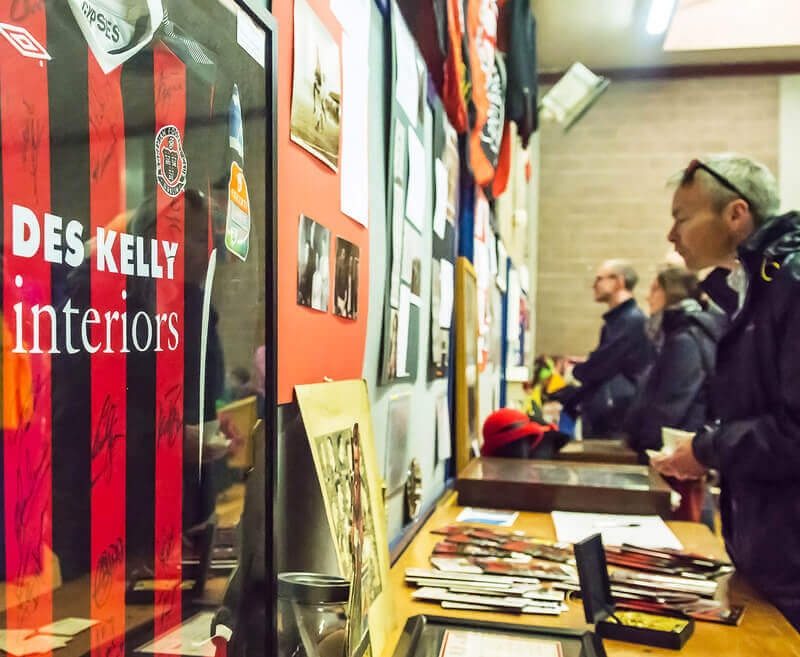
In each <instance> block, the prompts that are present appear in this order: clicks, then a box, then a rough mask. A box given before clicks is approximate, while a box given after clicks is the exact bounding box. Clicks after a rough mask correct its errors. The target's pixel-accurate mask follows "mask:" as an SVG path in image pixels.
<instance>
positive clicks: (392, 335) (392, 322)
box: [384, 308, 400, 381]
mask: <svg viewBox="0 0 800 657" xmlns="http://www.w3.org/2000/svg"><path fill="white" fill-rule="evenodd" d="M399 325H400V317H399V315H398V312H397V310H396V309H395V308H390V309H389V345H388V347H387V348H388V354H389V355H388V356H387V357H386V363H385V367H384V370H385V375H384V378H385V379H386V381H391V380H392V379H394V378H396V377H397V330H398V328H399Z"/></svg>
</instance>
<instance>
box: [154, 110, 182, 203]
mask: <svg viewBox="0 0 800 657" xmlns="http://www.w3.org/2000/svg"><path fill="white" fill-rule="evenodd" d="M186 168H187V167H186V155H185V153H184V152H183V146H182V144H181V133H180V132H179V131H178V128H176V127H175V126H174V125H165V126H164V127H163V128H161V130H159V131H158V134H157V135H156V180H158V186H159V187H161V189H162V190H164V193H165V194H167V195H168V196H177V195H178V194H180V193H181V192H182V191H183V188H184V187H186Z"/></svg>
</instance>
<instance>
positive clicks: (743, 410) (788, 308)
mask: <svg viewBox="0 0 800 657" xmlns="http://www.w3.org/2000/svg"><path fill="white" fill-rule="evenodd" d="M778 205H779V199H778V192H777V184H776V182H775V178H774V177H773V176H772V174H771V173H770V171H769V170H768V169H767V168H766V167H765V166H764V165H762V164H759V163H757V162H754V161H753V160H751V159H749V158H746V157H743V156H738V155H720V156H712V157H709V158H708V159H705V160H703V161H701V160H693V161H692V162H691V163H690V164H689V166H687V167H686V169H685V170H683V172H681V174H680V177H679V180H678V186H677V189H676V191H675V194H674V196H673V200H672V216H673V218H674V224H673V226H672V229H671V231H670V233H669V240H670V241H671V242H673V243H674V244H675V248H676V250H677V251H678V253H680V255H682V256H683V258H684V260H685V261H686V264H687V266H688V267H690V268H691V269H693V270H695V271H699V270H701V269H704V268H707V267H714V268H715V269H714V271H713V272H712V273H711V274H709V275H708V277H706V279H705V281H704V282H703V285H702V287H703V289H704V290H705V291H706V292H707V294H708V295H709V296H710V297H711V298H712V299H713V300H714V301H715V302H716V303H717V305H719V306H720V307H722V308H723V309H724V310H725V311H726V313H727V315H728V316H729V318H730V321H729V324H728V326H727V327H726V329H725V331H724V333H723V334H722V336H721V337H720V340H719V342H718V345H717V362H716V368H715V372H714V376H713V378H712V381H711V390H710V412H711V417H713V418H715V421H713V422H711V423H709V424H708V425H707V426H705V427H704V428H702V429H700V430H699V431H698V432H697V433H696V434H695V435H694V437H692V438H690V439H686V440H685V441H683V442H681V443H679V444H678V446H677V448H676V450H675V452H674V453H673V454H672V455H671V456H669V457H664V458H658V459H653V460H652V462H653V464H654V465H655V466H656V467H657V468H658V469H659V470H660V471H661V472H662V474H665V475H669V476H673V477H677V478H679V479H692V478H696V477H699V476H702V474H703V473H704V472H706V470H708V469H715V470H718V471H719V474H720V487H721V498H720V511H721V516H722V530H723V535H724V537H725V544H726V548H727V550H728V554H729V555H730V556H731V558H732V559H733V562H734V564H735V565H736V568H737V570H738V571H739V572H740V573H741V574H743V575H744V576H745V578H746V579H747V580H748V581H749V582H750V583H751V584H752V585H753V586H755V588H756V589H758V590H759V591H760V592H761V593H762V594H763V595H764V596H765V597H766V598H767V599H768V600H769V601H770V602H772V603H773V604H774V605H775V606H776V607H777V608H778V609H780V611H781V612H782V613H783V614H784V615H785V616H786V618H787V619H788V620H789V622H790V623H791V624H792V625H793V626H794V628H795V629H798V630H800V216H799V215H798V214H797V213H796V212H789V213H788V214H783V215H781V216H776V212H777V210H778Z"/></svg>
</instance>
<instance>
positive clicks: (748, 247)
mask: <svg viewBox="0 0 800 657" xmlns="http://www.w3.org/2000/svg"><path fill="white" fill-rule="evenodd" d="M797 251H800V215H798V213H797V212H787V213H786V214H783V215H780V216H776V217H773V218H771V219H769V220H768V221H767V222H766V223H765V224H764V225H763V226H761V227H760V228H758V229H757V230H756V231H755V232H754V233H752V234H751V235H750V236H749V237H748V238H747V239H746V240H745V241H744V242H742V243H741V244H740V245H739V247H738V249H737V253H738V255H739V260H740V262H741V263H742V266H743V267H744V269H745V272H746V274H747V277H748V279H749V280H750V281H751V283H752V281H753V279H754V276H755V275H756V274H758V273H759V272H760V271H761V268H762V266H763V264H764V263H765V262H767V261H770V260H775V259H778V258H782V257H783V256H785V255H787V254H788V253H793V252H797ZM728 274H730V270H729V269H727V268H725V267H717V268H716V269H714V270H713V271H712V272H711V273H710V274H709V275H708V276H706V278H705V280H704V281H703V282H702V283H700V288H701V289H702V290H703V291H704V292H705V293H706V294H708V296H709V297H711V299H712V300H713V301H714V303H716V304H717V305H718V306H719V307H720V308H722V309H723V310H724V311H725V312H726V313H727V314H728V316H733V315H734V314H735V313H736V311H737V310H738V308H739V300H738V295H737V293H736V291H735V290H733V289H732V288H731V287H730V286H729V285H728V280H727V279H728ZM748 296H749V295H748ZM745 303H747V302H746V301H745Z"/></svg>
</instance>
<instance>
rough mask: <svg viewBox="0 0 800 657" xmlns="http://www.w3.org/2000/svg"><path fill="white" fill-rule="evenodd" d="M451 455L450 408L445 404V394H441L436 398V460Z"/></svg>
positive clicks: (447, 457) (441, 459)
mask: <svg viewBox="0 0 800 657" xmlns="http://www.w3.org/2000/svg"><path fill="white" fill-rule="evenodd" d="M452 455H453V447H452V439H451V436H450V409H449V407H448V405H447V395H442V396H441V397H439V398H438V399H437V400H436V460H437V461H444V460H445V459H449V458H450V457H451V456H452Z"/></svg>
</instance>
